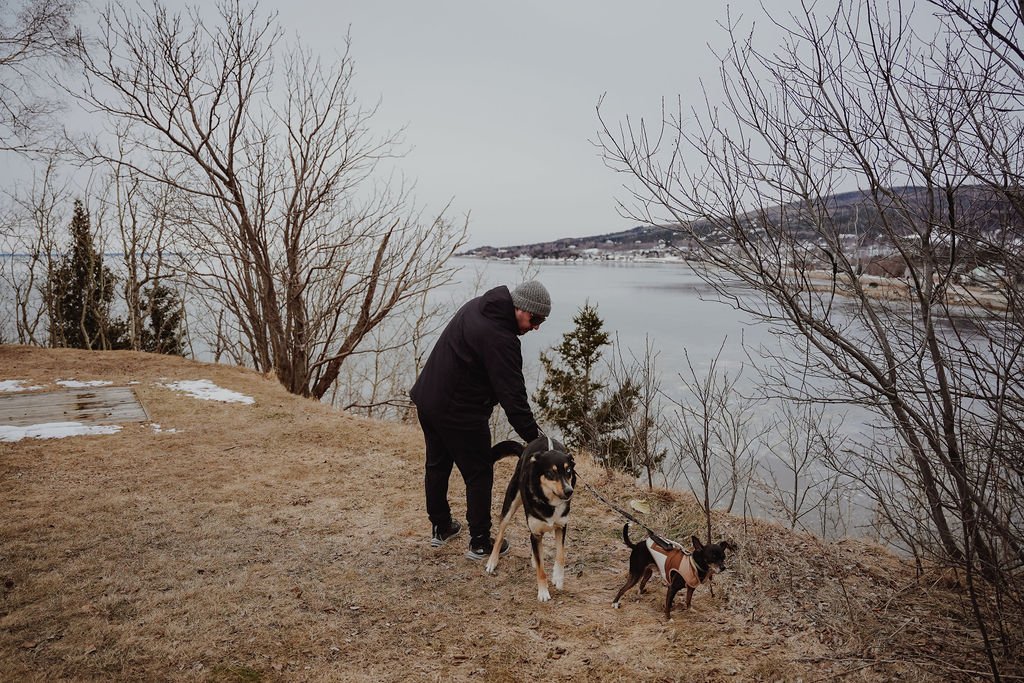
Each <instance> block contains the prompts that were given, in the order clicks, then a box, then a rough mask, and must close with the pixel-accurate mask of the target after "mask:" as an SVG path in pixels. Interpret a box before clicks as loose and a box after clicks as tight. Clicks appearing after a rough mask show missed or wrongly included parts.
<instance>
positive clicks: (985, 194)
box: [459, 187, 1012, 258]
mask: <svg viewBox="0 0 1024 683" xmlns="http://www.w3.org/2000/svg"><path fill="white" fill-rule="evenodd" d="M896 193H897V194H898V195H900V197H901V200H902V205H903V206H905V207H908V208H909V209H910V210H911V211H912V212H913V213H914V215H917V216H921V215H924V214H925V213H926V209H927V208H928V206H929V204H930V203H932V202H942V201H944V197H932V196H929V193H928V191H927V190H926V189H925V188H921V187H903V188H897V189H896ZM955 206H956V211H957V214H958V216H959V217H960V218H959V219H960V220H963V219H964V218H966V217H971V219H972V220H973V221H974V222H975V224H976V225H975V229H976V230H978V231H979V232H986V231H989V230H996V229H1002V228H1005V227H1006V226H1007V225H1009V224H1011V223H1012V221H1011V220H1010V218H1009V217H1010V215H1011V214H1012V207H1010V206H1009V204H1008V202H1007V201H1006V200H1005V198H1003V197H1000V196H996V195H995V194H994V193H992V192H991V191H989V190H987V189H984V188H981V187H964V188H962V189H961V190H960V191H959V193H958V194H957V198H956V205H955ZM825 207H826V208H827V211H828V214H829V215H830V217H831V221H832V222H833V223H834V224H835V225H836V226H837V227H838V229H839V232H840V233H857V234H858V235H861V236H863V237H864V238H865V239H866V240H871V239H874V238H877V237H878V236H880V235H881V234H882V232H883V219H885V220H888V221H889V222H890V223H893V222H894V223H895V224H897V225H899V224H900V223H901V222H903V223H905V222H906V217H905V214H904V213H903V212H897V210H896V208H895V207H894V208H893V209H892V210H891V212H884V213H883V212H880V211H879V210H878V208H877V204H876V202H875V201H874V200H872V198H871V197H870V196H868V194H867V193H866V192H864V191H861V190H854V191H851V192H842V193H838V194H834V195H832V196H831V197H829V198H828V199H827V200H826V202H825ZM801 208H802V207H801V206H800V205H799V204H798V203H791V204H785V205H777V206H772V207H768V208H767V210H766V211H764V212H763V213H762V214H760V215H761V216H766V217H768V219H769V220H771V221H772V223H773V224H781V223H783V222H784V223H785V224H786V227H787V228H788V229H789V230H790V231H791V232H793V233H794V234H795V235H797V236H801V237H808V238H810V237H812V236H814V234H815V230H814V227H813V224H812V221H811V219H810V217H809V216H808V215H807V213H806V212H805V211H802V210H801ZM747 215H748V216H749V220H750V222H751V224H754V223H755V219H757V220H761V218H758V217H757V216H755V214H753V213H750V214H747ZM715 222H717V221H715ZM692 227H693V229H694V230H695V231H696V232H697V233H698V234H704V235H707V234H708V233H710V232H711V231H712V230H713V229H714V222H712V221H709V220H699V221H697V222H695V223H694V224H693V226H692ZM910 232H911V230H910V227H909V226H908V227H907V233H910ZM685 242H686V237H685V236H684V234H683V232H682V231H681V230H680V227H679V225H678V224H664V225H639V226H636V227H633V228H629V229H626V230H620V231H618V232H610V233H605V234H599V235H591V236H588V237H561V238H558V239H555V240H551V241H548V242H534V243H532V244H518V245H513V246H508V247H493V246H483V247H477V248H474V249H471V250H468V251H465V252H463V253H461V254H459V255H460V256H475V257H481V258H514V257H516V256H529V257H531V258H574V257H578V256H580V255H581V254H583V253H585V252H586V250H588V249H599V250H602V251H605V252H618V251H663V250H669V251H670V250H672V248H673V247H681V246H685Z"/></svg>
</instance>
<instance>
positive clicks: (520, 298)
mask: <svg viewBox="0 0 1024 683" xmlns="http://www.w3.org/2000/svg"><path fill="white" fill-rule="evenodd" d="M512 303H513V304H514V305H515V307H516V308H518V309H519V310H521V311H526V312H527V313H536V314H537V315H542V316H544V317H545V318H546V317H548V314H550V313H551V295H550V294H548V290H547V289H546V288H545V287H544V285H542V284H541V283H539V282H537V281H536V280H527V281H526V282H524V283H522V284H521V285H519V286H518V287H516V288H515V289H514V290H512Z"/></svg>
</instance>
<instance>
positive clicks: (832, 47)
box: [599, 0, 1024, 678]
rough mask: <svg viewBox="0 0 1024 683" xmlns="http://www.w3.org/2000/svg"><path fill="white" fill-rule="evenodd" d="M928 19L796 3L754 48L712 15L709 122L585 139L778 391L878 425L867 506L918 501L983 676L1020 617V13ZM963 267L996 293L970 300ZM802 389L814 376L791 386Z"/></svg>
mask: <svg viewBox="0 0 1024 683" xmlns="http://www.w3.org/2000/svg"><path fill="white" fill-rule="evenodd" d="M933 4H934V5H937V6H939V7H943V8H946V10H947V12H946V13H945V14H944V15H941V16H940V17H939V19H940V20H942V21H944V22H945V23H944V27H943V30H940V31H938V32H936V33H935V34H934V35H928V36H925V37H924V38H923V39H922V38H919V37H918V36H917V35H916V34H915V33H914V30H913V26H915V25H916V24H915V22H914V20H915V16H914V15H912V13H911V12H910V10H909V9H908V8H906V7H903V6H901V5H900V4H898V3H897V4H883V3H878V2H867V3H841V4H840V5H839V6H838V8H836V9H834V10H833V11H831V12H830V13H829V14H827V15H821V14H818V13H816V12H815V10H814V8H813V7H805V10H804V12H803V14H802V15H801V16H798V17H792V18H791V19H790V20H789V21H787V23H786V24H785V28H786V31H787V34H786V36H787V37H786V40H785V43H784V44H783V45H782V46H781V47H779V48H778V49H777V50H776V51H774V52H771V53H766V52H764V51H759V50H757V49H755V48H754V47H753V43H752V40H751V38H750V36H749V35H748V36H744V35H741V34H740V33H739V31H738V23H736V22H730V23H729V24H728V26H727V30H728V33H729V37H730V39H731V43H730V46H729V49H728V51H727V52H726V53H725V54H723V55H722V56H721V59H722V68H721V79H722V84H723V87H724V91H725V100H724V102H723V103H722V104H721V105H720V106H719V105H716V104H714V103H712V102H711V101H709V99H708V98H706V101H705V103H704V104H703V105H702V108H701V109H694V110H692V111H689V112H685V111H684V110H683V107H682V106H681V104H680V105H679V106H678V107H676V109H675V110H674V111H672V110H666V112H665V116H664V117H663V118H662V121H660V122H659V123H658V124H657V125H654V126H650V125H648V123H647V122H643V121H641V122H633V121H631V120H629V119H627V120H626V121H625V122H623V123H622V124H621V125H620V126H618V127H617V128H615V129H613V128H612V127H610V126H608V125H607V124H602V132H601V142H602V144H603V145H604V147H605V151H606V158H607V160H608V163H609V165H611V166H612V167H613V168H615V169H616V170H619V171H622V172H624V173H628V174H629V175H630V176H631V177H632V179H633V182H634V185H633V187H634V190H635V197H634V199H635V200H637V201H636V202H631V203H630V207H629V208H628V209H627V210H632V212H633V213H634V215H636V216H637V217H642V218H643V219H644V220H647V221H648V222H651V223H659V224H660V223H665V222H672V223H674V224H676V225H678V226H679V230H680V231H681V232H682V233H684V234H685V235H686V236H687V237H688V238H689V240H690V244H691V245H692V246H693V247H694V248H696V249H697V250H699V253H700V256H701V257H702V258H703V261H704V264H705V265H706V266H707V267H705V268H703V269H702V270H701V275H702V277H703V278H704V279H705V281H707V282H708V283H709V284H711V285H712V286H713V287H715V288H717V290H718V291H719V293H720V295H721V296H722V298H723V299H724V300H726V301H729V302H731V303H732V304H733V305H736V306H739V307H741V308H744V309H746V310H749V311H751V312H753V313H754V314H756V315H758V316H760V317H761V318H763V319H765V320H767V321H769V322H770V323H772V324H773V325H774V326H775V327H776V328H777V329H778V330H779V331H780V333H781V335H782V336H781V340H782V343H783V344H784V345H785V344H786V343H787V341H792V342H794V343H793V344H792V348H791V350H790V353H785V352H784V353H782V354H779V356H778V358H777V360H779V361H780V362H781V363H782V364H783V367H785V366H786V365H785V364H786V363H787V360H788V361H789V365H788V367H789V368H790V372H789V373H788V376H787V374H780V375H779V376H777V377H775V379H776V381H777V388H778V390H779V392H780V393H782V394H785V395H789V396H791V397H792V398H796V399H799V400H806V401H817V402H822V403H829V402H836V401H840V402H845V403H848V404H854V405H859V406H863V407H865V408H867V409H868V410H869V411H871V412H873V413H874V415H875V416H876V417H877V423H876V425H875V429H874V430H873V431H872V432H870V433H867V434H865V436H864V438H863V439H861V443H859V444H857V447H856V449H855V450H856V452H857V453H858V454H860V455H861V456H862V457H864V458H866V459H867V460H868V461H869V462H870V463H872V464H873V465H874V468H873V470H874V471H885V472H887V473H888V474H889V475H890V477H892V478H894V480H895V481H896V482H897V485H896V486H895V487H894V488H890V489H889V493H890V494H891V495H892V497H889V498H886V499H885V500H879V502H881V503H884V504H885V505H887V506H888V509H889V510H890V521H891V522H892V523H894V524H900V523H901V519H900V517H901V516H902V514H903V513H904V512H906V511H907V510H908V509H909V508H910V507H912V506H913V505H914V504H919V505H922V506H923V515H915V516H914V517H908V520H913V522H912V523H910V522H908V523H907V524H905V525H904V526H903V529H902V530H903V532H904V535H905V537H906V539H907V540H908V541H909V542H910V543H912V544H913V545H914V547H915V550H916V551H918V552H920V553H923V554H925V555H929V556H931V557H933V558H935V559H937V560H938V561H940V562H943V563H948V564H951V565H953V566H956V567H959V568H960V569H962V570H963V571H964V575H965V578H966V582H967V586H968V589H969V595H970V598H971V600H970V605H971V608H972V612H973V619H974V622H975V623H976V624H977V625H978V627H979V630H980V633H981V635H982V637H983V642H984V643H985V652H986V656H987V658H988V663H989V666H990V668H991V670H992V673H993V675H994V676H995V677H996V678H998V677H999V672H1000V666H1001V663H1005V662H1010V661H1013V658H1014V656H1015V653H1017V652H1019V647H1020V643H1021V642H1022V641H1021V639H1020V633H1019V625H1020V623H1024V620H1022V619H1021V618H1020V615H1021V614H1022V613H1024V599H1022V598H1024V591H1022V588H1021V583H1020V567H1021V566H1024V527H1022V524H1021V522H1022V520H1024V515H1022V514H1021V513H1022V510H1021V502H1020V501H1021V500H1022V496H1021V494H1022V493H1024V492H1022V491H1021V482H1022V478H1021V472H1022V469H1021V462H1020V457H1019V453H1020V445H1021V443H1022V442H1024V441H1022V439H1021V431H1020V427H1019V425H1020V424H1021V422H1020V417H1021V407H1022V405H1024V402H1022V399H1024V385H1022V382H1024V380H1022V378H1024V367H1022V359H1024V353H1022V352H1024V326H1022V322H1024V320H1022V318H1021V310H1022V308H1021V306H1020V303H1021V301H1020V280H1021V277H1020V273H1021V272H1024V271H1022V268H1021V264H1022V261H1021V249H1022V248H1024V241H1022V240H1021V235H1022V234H1024V230H1022V225H1024V212H1022V204H1021V196H1022V194H1021V188H1022V183H1021V170H1022V169H1024V163H1022V161H1024V126H1022V120H1021V111H1022V110H1024V87H1022V83H1024V82H1022V80H1021V79H1020V64H1021V59H1020V55H1021V52H1020V49H1019V44H1020V43H1019V41H1020V36H1021V27H1022V12H1024V8H1022V7H1021V6H1020V5H1019V3H1010V2H1002V1H1000V0H993V2H989V3H983V4H969V3H961V2H954V1H953V0H949V1H948V2H947V1H940V2H935V3H933ZM981 8H984V9H981ZM599 116H600V113H599ZM851 188H856V190H855V191H852V192H849V193H848V194H846V195H843V194H839V193H838V191H839V190H842V189H847V190H848V189H851ZM854 207H855V208H854ZM858 244H860V245H865V244H868V245H870V246H871V248H872V249H873V250H875V251H876V252H881V253H882V254H883V255H884V256H885V257H886V259H885V260H884V261H882V260H878V259H872V258H871V256H870V253H868V252H867V251H865V250H858V248H857V245H858ZM979 269H985V270H988V271H990V272H991V273H994V274H995V277H996V278H998V285H997V286H998V292H996V293H995V294H992V293H986V292H984V291H982V290H981V289H979V288H978V287H976V286H971V285H976V284H978V283H977V282H976V274H977V272H978V270H979ZM873 273H878V274H884V275H888V276H887V277H881V278H880V277H875V276H873ZM737 281H738V282H739V283H741V284H742V285H744V286H746V287H747V288H749V290H750V291H752V292H753V293H754V296H747V297H738V296H737V295H736V293H735V290H734V289H732V287H733V286H734V285H735V284H736V283H737ZM798 340H803V343H805V344H809V345H810V348H811V350H812V351H811V355H810V357H807V356H805V354H804V353H803V350H802V348H801V343H800V342H799V341H798ZM805 374H807V375H809V376H811V377H813V378H817V379H819V380H821V381H817V382H811V383H809V384H807V383H802V382H800V383H795V384H791V383H790V381H789V377H803V376H804V375H805ZM868 467H869V469H870V468H871V465H869V466H868ZM883 467H884V470H883ZM883 490H884V489H883V488H882V487H881V486H879V487H876V488H872V489H871V492H872V494H873V495H875V496H879V497H880V496H881V494H882V492H883ZM920 521H925V522H926V524H925V525H923V527H922V525H920V524H918V522H920ZM922 531H926V532H927V535H922V533H921V532H922ZM979 578H980V579H981V581H979V580H978V579H979ZM990 598H991V602H992V603H994V604H999V605H1001V606H1002V607H1001V608H1000V609H999V610H989V609H988V608H987V606H988V605H989V604H990ZM1011 606H1012V609H1010V607H1011ZM1011 632H1012V633H1011Z"/></svg>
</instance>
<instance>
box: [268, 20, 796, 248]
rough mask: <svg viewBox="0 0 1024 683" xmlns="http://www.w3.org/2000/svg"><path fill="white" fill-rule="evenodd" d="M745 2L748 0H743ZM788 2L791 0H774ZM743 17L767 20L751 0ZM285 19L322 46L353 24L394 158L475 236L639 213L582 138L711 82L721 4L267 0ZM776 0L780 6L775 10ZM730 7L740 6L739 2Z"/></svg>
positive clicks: (363, 74) (368, 98)
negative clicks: (399, 134) (399, 131)
mask: <svg viewBox="0 0 1024 683" xmlns="http://www.w3.org/2000/svg"><path fill="white" fill-rule="evenodd" d="M744 4H745V5H746V3H744ZM773 4H774V5H776V6H778V7H785V6H792V5H793V4H794V3H793V2H792V0H785V2H782V1H780V0H776V3H773ZM747 6H748V7H749V8H750V9H749V11H748V14H747V16H746V20H747V23H749V22H750V21H752V20H755V19H756V20H757V23H758V25H765V24H767V23H768V22H766V21H764V20H763V15H762V11H761V9H760V6H759V5H756V4H754V3H749V5H747ZM261 7H263V8H264V9H273V8H277V9H279V10H280V20H281V23H282V25H283V26H284V27H285V29H286V30H287V31H289V32H294V33H297V34H298V35H299V36H300V38H301V39H302V40H303V41H304V42H306V43H307V44H308V45H309V46H310V47H312V48H313V49H314V50H316V51H317V52H319V53H320V54H321V55H325V56H326V55H329V54H331V53H332V52H333V51H334V50H336V49H340V48H339V47H338V46H340V45H341V43H342V38H343V36H344V33H345V31H346V29H347V28H348V27H351V36H352V56H353V58H354V60H355V64H356V77H355V86H356V89H357V93H358V95H359V97H360V98H361V100H362V101H363V102H364V103H368V102H373V101H375V100H376V99H377V98H378V97H380V98H381V101H382V102H381V110H380V112H379V114H378V117H377V119H376V121H377V124H379V125H380V126H381V127H382V128H388V129H390V128H395V127H397V126H401V125H406V126H407V134H406V140H407V142H408V144H409V145H410V146H411V148H412V151H411V152H410V153H409V155H408V156H407V157H406V158H405V159H404V160H402V162H401V168H402V170H403V171H404V172H405V173H406V174H407V176H408V177H409V178H410V179H413V180H415V181H416V188H417V191H416V196H417V198H418V200H419V201H420V202H421V203H423V204H425V205H426V206H427V207H429V208H437V207H439V206H441V205H443V204H444V203H445V202H446V201H447V200H448V199H452V198H453V199H454V203H453V208H454V213H455V215H461V214H464V213H467V212H468V213H469V214H470V239H469V245H470V246H480V245H484V244H490V245H510V244H522V243H526V242H535V241H540V240H546V239H552V238H556V237H573V236H583V235H592V234H598V233H603V232H611V231H615V230H621V229H625V228H629V227H632V225H633V224H632V223H631V222H629V221H627V220H626V219H623V218H622V217H620V216H619V214H618V212H617V209H616V205H615V197H616V196H621V192H620V191H619V187H620V185H621V183H622V182H623V180H624V179H623V178H622V177H621V176H617V175H616V174H614V173H613V172H611V171H609V170H608V169H606V168H605V167H604V165H603V163H602V160H601V158H600V155H599V153H598V150H597V149H596V148H595V147H594V146H593V145H592V144H591V142H590V140H593V139H594V138H595V133H596V130H597V127H598V121H597V116H596V113H595V106H596V103H597V100H598V98H599V97H600V96H601V95H602V93H606V97H605V104H604V106H603V107H602V111H603V113H604V114H605V116H606V119H609V120H611V121H618V120H619V119H620V118H622V117H623V116H624V115H625V114H627V113H628V114H630V115H631V116H634V117H635V116H639V115H644V114H647V115H650V114H652V113H653V114H657V113H658V111H659V108H660V103H661V98H662V97H663V96H664V97H666V98H669V99H671V100H673V101H674V100H675V97H676V95H677V94H681V95H682V96H683V98H684V102H686V101H691V100H695V99H699V98H701V97H702V96H701V90H700V80H701V79H702V78H703V79H704V80H705V81H706V82H708V83H709V84H711V85H715V84H716V83H717V73H716V65H717V61H716V59H715V57H714V55H713V54H712V52H711V50H710V49H709V48H708V45H707V44H708V43H709V42H711V43H718V44H721V42H722V38H723V37H724V32H723V31H722V29H721V28H720V27H719V25H718V22H721V21H723V20H724V18H725V13H726V7H727V6H726V4H725V3H720V2H705V3H693V2H681V1H679V0H671V1H670V0H630V1H629V2H625V1H621V2H610V1H606V0H599V1H595V0H556V1H552V0H518V1H516V2H503V3H497V2H486V1H483V0H434V1H433V2H427V1H425V0H391V1H388V0H360V1H351V2H341V3H328V2H324V0H289V1H288V2H284V1H283V0H274V1H273V2H264V3H262V4H261ZM773 11H774V10H773ZM734 12H735V10H734Z"/></svg>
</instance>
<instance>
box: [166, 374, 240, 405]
mask: <svg viewBox="0 0 1024 683" xmlns="http://www.w3.org/2000/svg"><path fill="white" fill-rule="evenodd" d="M163 386H165V387H167V388H168V389H173V390H174V391H181V392H184V393H186V394H188V395H190V396H193V397H195V398H199V399H202V400H204V401H223V402H224V403H255V402H256V399H254V398H253V397H251V396H246V395H245V394H240V393H238V392H237V391H231V390H230V389H222V388H220V387H218V386H217V385H216V384H214V383H213V382H211V381H210V380H208V379H196V380H182V381H179V382H171V383H169V384H164V385H163Z"/></svg>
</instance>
